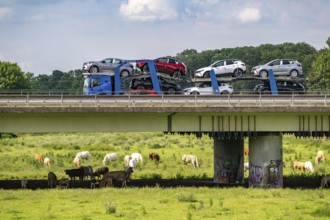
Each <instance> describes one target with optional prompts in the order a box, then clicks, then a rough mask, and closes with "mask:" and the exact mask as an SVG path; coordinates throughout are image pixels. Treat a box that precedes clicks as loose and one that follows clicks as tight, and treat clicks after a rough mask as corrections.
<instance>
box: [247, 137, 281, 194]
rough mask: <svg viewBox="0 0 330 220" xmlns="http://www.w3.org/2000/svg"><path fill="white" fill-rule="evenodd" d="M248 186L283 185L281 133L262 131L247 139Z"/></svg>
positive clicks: (268, 186) (270, 186)
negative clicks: (262, 132)
mask: <svg viewBox="0 0 330 220" xmlns="http://www.w3.org/2000/svg"><path fill="white" fill-rule="evenodd" d="M249 186H250V187H262V188H282V187H283V161H282V134H281V133H264V134H259V135H258V136H257V137H255V138H250V139H249Z"/></svg>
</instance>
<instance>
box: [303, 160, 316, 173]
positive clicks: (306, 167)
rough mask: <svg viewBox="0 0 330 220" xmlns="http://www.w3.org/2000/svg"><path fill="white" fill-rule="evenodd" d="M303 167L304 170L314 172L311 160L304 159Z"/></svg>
mask: <svg viewBox="0 0 330 220" xmlns="http://www.w3.org/2000/svg"><path fill="white" fill-rule="evenodd" d="M304 167H305V171H307V172H311V173H314V168H313V164H312V162H310V161H306V162H305V164H304Z"/></svg>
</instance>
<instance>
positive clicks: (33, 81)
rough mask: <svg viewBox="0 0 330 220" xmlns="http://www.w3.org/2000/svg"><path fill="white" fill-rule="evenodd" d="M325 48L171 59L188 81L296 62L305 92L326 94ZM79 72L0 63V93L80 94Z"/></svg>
mask: <svg viewBox="0 0 330 220" xmlns="http://www.w3.org/2000/svg"><path fill="white" fill-rule="evenodd" d="M326 43H327V46H328V47H327V48H323V49H321V50H316V49H315V48H314V47H312V46H311V45H309V44H307V43H283V44H277V45H273V44H262V45H260V46H256V47H252V46H245V47H236V48H223V49H215V50H205V51H201V52H198V51H197V50H195V49H186V50H184V51H182V52H180V53H178V54H176V56H174V58H176V59H179V60H181V61H183V62H184V63H185V64H186V66H187V68H188V77H189V76H191V75H192V74H193V73H194V72H195V71H196V70H197V69H199V68H202V67H205V66H209V65H210V64H211V63H213V62H215V61H217V60H221V59H228V58H235V59H240V60H242V61H243V62H245V64H246V65H247V71H248V74H249V72H250V71H251V69H252V67H253V66H256V65H260V64H264V63H267V62H269V61H271V60H274V59H278V58H287V59H296V60H298V61H299V62H300V63H301V64H302V66H303V71H304V74H303V77H304V78H307V79H308V80H307V81H305V82H304V84H305V86H306V88H307V90H310V91H329V90H330V38H328V40H327V41H326ZM82 73H83V71H82V70H71V71H69V72H62V71H60V70H54V71H53V72H52V74H51V75H48V74H41V75H37V76H35V74H34V73H30V72H22V71H21V69H20V67H19V65H18V64H16V63H10V62H6V61H0V90H30V91H34V92H38V91H40V92H41V91H43V92H45V91H53V92H64V93H77V94H79V93H81V92H82V89H83V74H82ZM248 84H249V83H241V85H239V87H241V88H244V89H251V88H249V85H248Z"/></svg>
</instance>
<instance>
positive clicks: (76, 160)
mask: <svg viewBox="0 0 330 220" xmlns="http://www.w3.org/2000/svg"><path fill="white" fill-rule="evenodd" d="M73 163H74V166H75V167H76V168H79V167H80V166H81V160H80V158H79V157H75V158H74V159H73Z"/></svg>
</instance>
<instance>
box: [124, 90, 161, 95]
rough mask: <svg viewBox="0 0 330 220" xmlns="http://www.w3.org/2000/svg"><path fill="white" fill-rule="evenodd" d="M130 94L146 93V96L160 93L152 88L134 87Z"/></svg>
mask: <svg viewBox="0 0 330 220" xmlns="http://www.w3.org/2000/svg"><path fill="white" fill-rule="evenodd" d="M128 94H129V95H146V96H157V95H158V93H157V92H156V91H155V90H152V89H133V90H131V91H130V92H129V93H128Z"/></svg>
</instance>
